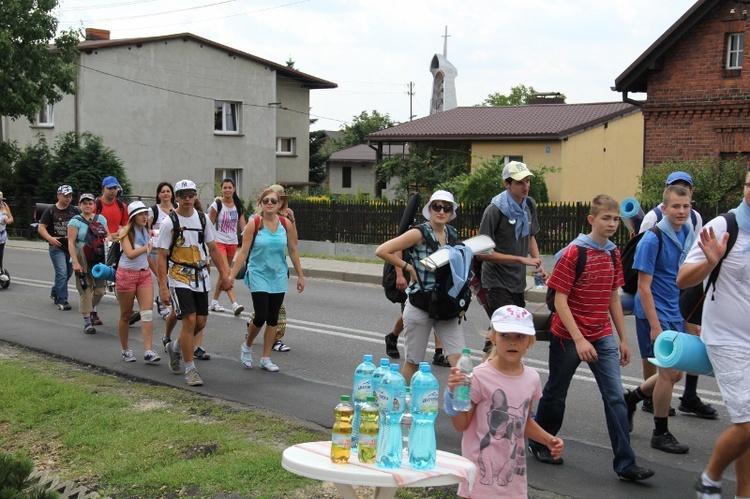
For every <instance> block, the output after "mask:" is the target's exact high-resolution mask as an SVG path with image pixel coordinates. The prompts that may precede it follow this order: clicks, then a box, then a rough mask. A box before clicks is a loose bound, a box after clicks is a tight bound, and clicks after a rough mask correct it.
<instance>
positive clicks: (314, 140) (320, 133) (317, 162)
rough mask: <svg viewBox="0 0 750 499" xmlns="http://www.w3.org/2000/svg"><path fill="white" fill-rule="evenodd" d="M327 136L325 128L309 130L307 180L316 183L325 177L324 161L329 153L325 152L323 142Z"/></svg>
mask: <svg viewBox="0 0 750 499" xmlns="http://www.w3.org/2000/svg"><path fill="white" fill-rule="evenodd" d="M327 138H328V136H327V135H326V132H325V130H316V131H314V132H310V169H309V176H308V180H309V181H310V182H315V183H316V184H317V185H320V184H322V183H323V182H324V181H325V179H326V161H328V157H329V156H330V154H326V151H325V147H324V146H325V143H326V139H327Z"/></svg>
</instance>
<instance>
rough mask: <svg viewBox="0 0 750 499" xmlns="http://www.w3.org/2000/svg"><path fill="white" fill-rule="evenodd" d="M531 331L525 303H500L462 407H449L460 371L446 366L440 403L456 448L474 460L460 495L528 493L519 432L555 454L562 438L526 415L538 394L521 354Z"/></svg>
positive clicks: (523, 495) (517, 495) (529, 341)
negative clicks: (488, 346) (473, 475)
mask: <svg viewBox="0 0 750 499" xmlns="http://www.w3.org/2000/svg"><path fill="white" fill-rule="evenodd" d="M534 335H535V330H534V322H533V319H532V315H531V313H530V312H528V311H527V310H526V309H524V308H521V307H517V306H515V305H505V306H502V307H500V308H498V309H497V310H495V312H494V313H493V314H492V331H491V333H490V336H489V338H490V341H492V344H493V349H492V353H491V354H490V357H489V358H488V359H487V361H485V362H483V363H482V364H480V365H478V366H477V367H476V368H474V372H473V375H472V377H471V409H470V410H469V411H467V412H459V411H456V410H454V409H453V389H454V388H455V387H456V386H458V385H459V384H461V382H462V380H463V379H464V377H465V374H463V373H461V372H460V369H459V368H458V367H453V368H451V374H450V376H449V377H448V386H447V387H446V389H445V395H444V397H443V400H444V409H445V412H447V413H448V415H449V416H451V420H452V422H453V427H454V428H456V429H457V430H458V431H461V432H463V438H462V439H461V454H462V455H463V456H464V457H465V458H467V459H469V460H470V461H472V462H473V463H474V464H476V466H477V480H476V481H475V482H474V486H473V488H472V490H471V492H469V485H468V484H467V483H463V482H462V483H461V484H460V485H459V488H458V495H459V496H460V497H473V498H482V497H488V498H489V497H512V498H519V499H521V498H526V497H528V492H527V482H526V451H525V449H524V436H527V437H529V438H531V439H533V440H535V441H537V442H544V443H545V444H546V445H547V447H549V450H550V453H551V454H552V455H553V456H554V457H555V458H558V457H560V454H561V453H562V450H563V446H564V443H563V441H562V440H561V439H560V438H557V437H555V436H552V435H550V434H549V433H547V432H546V431H544V430H543V429H542V428H541V427H540V426H539V425H538V424H537V423H536V421H534V420H533V419H531V408H532V401H533V400H536V399H539V398H541V396H542V384H541V381H540V380H539V374H538V373H537V372H536V371H535V370H533V369H531V368H529V367H527V366H525V365H523V363H522V362H521V359H522V358H523V356H524V354H525V353H526V350H528V348H529V347H530V346H531V345H533V344H534V340H535V336H534Z"/></svg>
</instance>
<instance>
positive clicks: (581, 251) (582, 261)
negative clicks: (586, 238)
mask: <svg viewBox="0 0 750 499" xmlns="http://www.w3.org/2000/svg"><path fill="white" fill-rule="evenodd" d="M576 248H578V260H577V261H576V278H575V279H574V280H573V283H575V282H576V281H578V279H579V278H580V277H581V275H583V271H584V269H585V268H586V258H587V257H588V255H587V254H586V253H588V252H587V251H586V247H585V246H581V245H578V244H576Z"/></svg>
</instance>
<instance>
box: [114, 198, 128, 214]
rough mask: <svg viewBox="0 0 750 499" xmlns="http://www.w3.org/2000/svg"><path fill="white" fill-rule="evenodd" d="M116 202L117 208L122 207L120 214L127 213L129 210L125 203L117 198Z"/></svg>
mask: <svg viewBox="0 0 750 499" xmlns="http://www.w3.org/2000/svg"><path fill="white" fill-rule="evenodd" d="M115 202H116V203H117V206H119V207H120V213H125V210H126V209H127V206H125V201H122V200H121V199H120V198H115Z"/></svg>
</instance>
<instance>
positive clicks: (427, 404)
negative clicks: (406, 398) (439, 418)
mask: <svg viewBox="0 0 750 499" xmlns="http://www.w3.org/2000/svg"><path fill="white" fill-rule="evenodd" d="M415 396H416V397H418V398H413V399H412V407H414V408H415V409H417V410H418V411H420V412H423V413H424V412H434V413H437V412H438V390H425V391H424V392H421V393H419V394H418V395H417V394H414V395H412V397H415Z"/></svg>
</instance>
